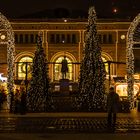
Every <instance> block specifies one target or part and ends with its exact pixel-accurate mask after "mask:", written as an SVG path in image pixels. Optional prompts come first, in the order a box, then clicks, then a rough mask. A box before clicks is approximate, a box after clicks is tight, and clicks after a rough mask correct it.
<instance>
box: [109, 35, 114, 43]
mask: <svg viewBox="0 0 140 140" xmlns="http://www.w3.org/2000/svg"><path fill="white" fill-rule="evenodd" d="M108 42H109V43H110V44H111V43H113V39H112V35H111V34H109V35H108Z"/></svg>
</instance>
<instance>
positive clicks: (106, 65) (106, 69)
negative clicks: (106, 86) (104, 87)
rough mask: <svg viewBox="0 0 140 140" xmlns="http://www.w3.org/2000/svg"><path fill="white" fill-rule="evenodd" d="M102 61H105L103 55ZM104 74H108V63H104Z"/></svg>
mask: <svg viewBox="0 0 140 140" xmlns="http://www.w3.org/2000/svg"><path fill="white" fill-rule="evenodd" d="M102 60H103V62H107V60H106V58H105V57H102ZM104 65H105V71H106V74H108V63H104Z"/></svg>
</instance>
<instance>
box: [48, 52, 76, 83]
mask: <svg viewBox="0 0 140 140" xmlns="http://www.w3.org/2000/svg"><path fill="white" fill-rule="evenodd" d="M64 55H65V56H66V60H67V61H68V73H67V77H66V78H67V79H69V80H70V81H72V82H75V81H77V80H78V72H79V69H78V68H79V67H78V65H79V64H77V61H76V59H75V57H74V56H73V55H72V54H71V53H68V52H58V53H56V54H55V55H54V56H53V57H52V58H51V60H50V62H51V64H50V65H49V70H50V71H49V75H50V77H51V81H52V82H55V81H56V82H57V81H59V80H60V79H61V78H62V74H61V62H62V60H63V58H64Z"/></svg>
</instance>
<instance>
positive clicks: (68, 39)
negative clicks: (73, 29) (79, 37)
mask: <svg viewBox="0 0 140 140" xmlns="http://www.w3.org/2000/svg"><path fill="white" fill-rule="evenodd" d="M67 43H70V34H67Z"/></svg>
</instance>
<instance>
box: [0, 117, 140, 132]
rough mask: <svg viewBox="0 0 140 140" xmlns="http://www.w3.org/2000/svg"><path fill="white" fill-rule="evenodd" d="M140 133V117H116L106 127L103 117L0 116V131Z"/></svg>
mask: <svg viewBox="0 0 140 140" xmlns="http://www.w3.org/2000/svg"><path fill="white" fill-rule="evenodd" d="M2 132H4V133H23V132H24V133H46V132H48V133H57V132H58V133H81V132H82V133H83V132H85V133H110V132H111V133H112V132H113V133H131V132H132V133H140V118H135V119H133V118H129V117H128V118H126V117H125V118H118V119H117V124H116V126H115V128H114V129H108V127H107V121H106V118H105V117H91V118H89V117H88V118H85V117H79V118H77V117H73V118H71V117H70V118H69V117H53V118H50V117H0V133H2Z"/></svg>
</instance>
